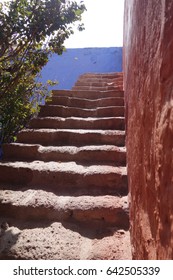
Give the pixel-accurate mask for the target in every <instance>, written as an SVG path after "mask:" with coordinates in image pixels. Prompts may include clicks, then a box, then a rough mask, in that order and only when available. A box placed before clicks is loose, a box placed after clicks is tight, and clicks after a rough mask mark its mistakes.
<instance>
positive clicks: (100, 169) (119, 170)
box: [0, 160, 127, 175]
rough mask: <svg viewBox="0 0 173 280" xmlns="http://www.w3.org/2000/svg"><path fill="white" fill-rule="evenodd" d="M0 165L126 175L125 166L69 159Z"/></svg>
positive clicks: (77, 172) (42, 169) (3, 165)
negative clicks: (84, 163)
mask: <svg viewBox="0 0 173 280" xmlns="http://www.w3.org/2000/svg"><path fill="white" fill-rule="evenodd" d="M0 167H1V169H2V167H12V168H16V169H19V168H23V169H26V168H27V169H31V170H38V171H47V170H49V171H50V172H51V171H53V172H55V171H56V172H62V173H63V172H67V173H68V172H70V173H73V174H85V175H89V174H115V173H116V174H120V175H127V168H126V167H124V166H110V165H90V166H83V165H80V164H77V163H76V162H73V161H69V162H55V161H50V162H44V161H39V160H36V161H32V162H22V161H15V162H9V161H8V162H0Z"/></svg>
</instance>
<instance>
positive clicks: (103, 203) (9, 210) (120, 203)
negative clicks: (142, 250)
mask: <svg viewBox="0 0 173 280" xmlns="http://www.w3.org/2000/svg"><path fill="white" fill-rule="evenodd" d="M122 79H123V77H122V74H121V73H111V74H109V73H108V74H85V75H82V76H81V77H79V80H78V81H77V83H76V85H75V86H74V87H73V89H72V90H71V91H70V90H63V91H54V92H53V97H52V101H49V102H47V104H46V105H45V106H43V107H42V108H41V112H40V114H39V117H38V118H35V119H33V120H31V122H30V124H29V126H28V128H27V129H24V130H22V131H21V132H20V133H19V134H18V138H17V142H16V143H11V144H5V145H4V158H3V161H2V162H1V163H0V182H1V183H0V184H1V185H0V225H1V229H0V259H50V260H53V259H57V260H61V259H64V260H66V259H68V260H72V259H73V260H84V259H87V260H92V259H93V260H94V259H117V260H118V259H119V260H121V259H131V248H130V237H129V213H128V197H127V194H128V187H127V174H126V149H125V131H124V127H125V124H124V122H125V120H124V107H123V106H124V97H123V87H122ZM81 88H82V90H81Z"/></svg>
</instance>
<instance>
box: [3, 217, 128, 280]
mask: <svg viewBox="0 0 173 280" xmlns="http://www.w3.org/2000/svg"><path fill="white" fill-rule="evenodd" d="M0 249H1V250H0V259H1V260H114V261H115V260H124V259H127V260H130V259H131V251H130V235H129V231H126V230H123V229H118V228H116V227H114V226H108V227H103V226H100V227H98V226H95V225H94V224H93V225H92V226H91V225H90V223H88V224H86V225H85V224H83V223H82V224H81V223H68V222H63V223H61V222H50V221H49V223H46V222H44V221H42V222H39V221H37V222H25V223H24V222H23V221H22V222H21V221H18V219H15V220H10V221H9V227H8V229H7V230H6V231H5V232H4V234H3V235H2V236H1V248H0ZM60 278H61V277H60ZM54 279H55V277H54Z"/></svg>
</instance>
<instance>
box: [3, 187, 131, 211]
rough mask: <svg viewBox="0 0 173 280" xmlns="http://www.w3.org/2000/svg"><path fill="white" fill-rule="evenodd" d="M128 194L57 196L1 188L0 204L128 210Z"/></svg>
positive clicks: (37, 191)
mask: <svg viewBox="0 0 173 280" xmlns="http://www.w3.org/2000/svg"><path fill="white" fill-rule="evenodd" d="M127 201H128V200H127V196H123V197H117V196H111V195H105V196H86V195H83V196H76V197H75V196H74V197H73V196H61V195H60V196H57V195H56V194H54V193H51V192H46V191H44V190H32V189H27V190H24V191H23V190H22V191H13V190H0V204H9V203H10V204H13V205H15V206H18V207H20V206H26V207H27V206H30V205H31V206H33V207H35V208H36V207H39V206H43V205H44V206H45V207H46V208H51V209H64V210H65V209H71V210H74V209H76V210H77V209H79V210H88V209H91V210H94V209H98V208H100V209H104V208H110V209H117V208H122V209H124V210H125V211H128V203H127Z"/></svg>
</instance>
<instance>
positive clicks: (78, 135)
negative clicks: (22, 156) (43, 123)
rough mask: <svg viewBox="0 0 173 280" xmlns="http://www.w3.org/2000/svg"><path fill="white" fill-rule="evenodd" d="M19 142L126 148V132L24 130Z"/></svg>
mask: <svg viewBox="0 0 173 280" xmlns="http://www.w3.org/2000/svg"><path fill="white" fill-rule="evenodd" d="M17 141H18V142H20V143H27V144H41V145H43V146H50V145H51V146H64V145H67V146H73V145H74V146H84V145H116V146H125V132H124V131H120V130H117V131H114V130H87V129H85V130H76V129H23V130H22V131H21V132H19V133H18V135H17Z"/></svg>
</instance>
